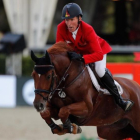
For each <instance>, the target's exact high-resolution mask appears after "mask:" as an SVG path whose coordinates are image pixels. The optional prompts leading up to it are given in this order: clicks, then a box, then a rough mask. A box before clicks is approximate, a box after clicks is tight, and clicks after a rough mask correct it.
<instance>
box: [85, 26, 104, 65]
mask: <svg viewBox="0 0 140 140" xmlns="http://www.w3.org/2000/svg"><path fill="white" fill-rule="evenodd" d="M86 41H87V42H88V48H90V52H91V53H90V54H86V55H83V58H84V61H85V64H88V63H94V62H96V61H100V60H102V59H103V52H102V48H101V46H100V43H99V40H98V36H97V35H96V33H95V31H94V29H93V28H91V29H90V30H89V32H88V35H87V36H86Z"/></svg>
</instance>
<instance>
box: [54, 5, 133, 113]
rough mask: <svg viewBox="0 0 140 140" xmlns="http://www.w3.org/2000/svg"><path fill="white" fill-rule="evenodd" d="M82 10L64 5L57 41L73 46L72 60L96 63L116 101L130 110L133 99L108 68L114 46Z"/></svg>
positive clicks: (98, 72)
mask: <svg viewBox="0 0 140 140" xmlns="http://www.w3.org/2000/svg"><path fill="white" fill-rule="evenodd" d="M82 16H83V13H82V10H81V8H80V6H79V5H78V4H76V3H68V4H66V5H65V6H64V7H63V10H62V17H61V18H62V19H63V21H62V22H61V23H60V24H59V25H58V26H57V34H56V42H59V41H65V42H67V44H69V45H70V46H73V48H74V52H68V56H69V57H70V59H71V60H73V59H76V60H79V61H83V62H84V63H85V64H89V63H95V71H96V73H97V74H98V76H99V77H100V80H101V82H102V83H103V84H104V86H105V88H107V90H108V91H109V92H110V93H111V95H113V97H114V99H115V101H116V103H117V104H118V105H119V106H120V107H121V108H122V109H123V110H124V111H128V110H130V108H131V107H132V105H133V102H132V101H131V100H124V99H123V98H122V97H121V96H120V94H119V92H118V89H117V87H116V85H115V83H114V80H113V77H112V75H111V73H110V72H109V70H108V69H107V68H106V57H107V53H109V52H110V51H111V50H112V48H111V47H110V45H109V44H108V43H107V42H106V41H105V40H104V39H102V38H101V37H99V36H98V35H97V34H96V33H95V31H94V29H93V27H92V26H90V25H89V24H87V23H86V22H84V21H82Z"/></svg>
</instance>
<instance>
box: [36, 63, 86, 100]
mask: <svg viewBox="0 0 140 140" xmlns="http://www.w3.org/2000/svg"><path fill="white" fill-rule="evenodd" d="M71 65H72V61H71V63H70V64H69V66H68V68H67V69H66V71H65V73H64V75H63V76H62V78H61V80H60V81H59V83H58V85H57V87H56V88H55V89H53V87H54V81H55V77H56V76H54V71H52V81H51V86H50V89H49V90H43V89H35V90H34V92H35V94H39V95H40V96H41V97H43V99H44V100H47V99H48V98H47V97H44V96H43V95H42V94H41V92H44V93H47V94H49V99H51V98H52V97H53V95H54V93H55V92H56V91H59V92H62V91H63V90H64V89H66V88H68V87H69V86H71V85H72V84H73V83H74V82H75V81H76V80H77V79H78V78H79V77H80V76H81V74H82V73H83V72H84V71H85V69H86V67H84V68H83V69H82V71H81V72H80V73H79V74H78V75H77V76H76V77H75V78H74V79H73V80H72V81H71V82H70V83H69V84H67V85H64V86H63V87H62V88H60V85H61V84H62V82H64V81H66V79H67V77H68V76H69V74H68V73H67V72H68V70H69V69H70V67H71ZM36 67H53V69H54V66H53V65H36Z"/></svg>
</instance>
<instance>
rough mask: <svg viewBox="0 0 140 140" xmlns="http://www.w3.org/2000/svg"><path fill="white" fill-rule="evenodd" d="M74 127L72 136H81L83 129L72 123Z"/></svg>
mask: <svg viewBox="0 0 140 140" xmlns="http://www.w3.org/2000/svg"><path fill="white" fill-rule="evenodd" d="M72 126H73V131H72V134H79V133H81V132H82V129H81V127H80V126H78V125H76V124H74V123H72Z"/></svg>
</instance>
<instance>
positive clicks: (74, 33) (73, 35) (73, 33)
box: [72, 25, 80, 40]
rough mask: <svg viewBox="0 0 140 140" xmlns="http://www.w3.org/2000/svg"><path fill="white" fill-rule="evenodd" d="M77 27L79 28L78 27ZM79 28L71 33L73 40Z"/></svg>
mask: <svg viewBox="0 0 140 140" xmlns="http://www.w3.org/2000/svg"><path fill="white" fill-rule="evenodd" d="M79 27H80V25H79ZM79 27H78V28H77V29H76V30H75V31H74V32H72V37H73V39H74V40H75V39H76V35H77V32H78V29H79Z"/></svg>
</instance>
